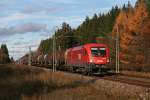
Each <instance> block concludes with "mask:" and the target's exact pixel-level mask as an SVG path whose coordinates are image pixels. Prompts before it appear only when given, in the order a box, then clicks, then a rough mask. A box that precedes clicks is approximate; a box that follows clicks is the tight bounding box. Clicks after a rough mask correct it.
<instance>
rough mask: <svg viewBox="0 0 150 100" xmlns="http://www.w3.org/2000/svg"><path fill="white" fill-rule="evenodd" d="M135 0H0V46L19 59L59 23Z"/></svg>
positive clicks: (75, 23)
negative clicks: (2, 45)
mask: <svg viewBox="0 0 150 100" xmlns="http://www.w3.org/2000/svg"><path fill="white" fill-rule="evenodd" d="M128 1H130V2H131V4H132V5H134V4H135V2H136V0H0V45H1V44H2V43H5V44H7V46H8V49H9V51H10V56H13V57H14V58H15V59H18V58H20V57H21V56H23V55H24V54H26V53H27V52H28V47H29V46H31V47H32V50H33V51H35V50H36V49H37V47H38V45H39V44H40V41H41V40H42V39H46V38H48V37H50V36H51V35H52V34H53V32H54V27H55V26H59V27H60V26H61V23H62V22H67V23H69V24H70V25H71V26H72V27H73V28H76V27H77V26H78V25H80V24H81V23H82V22H83V21H84V19H85V17H86V16H90V17H92V16H93V14H94V13H97V14H99V13H100V12H101V13H107V12H108V11H109V10H110V9H111V8H112V6H115V5H118V6H122V5H123V4H124V3H126V4H127V3H128Z"/></svg>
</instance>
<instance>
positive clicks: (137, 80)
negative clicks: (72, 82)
mask: <svg viewBox="0 0 150 100" xmlns="http://www.w3.org/2000/svg"><path fill="white" fill-rule="evenodd" d="M37 67H41V68H42V66H41V65H40V66H37ZM44 67H45V66H44ZM46 69H50V68H46ZM63 72H64V71H63ZM65 72H68V71H65ZM74 74H80V73H74ZM84 76H86V75H84ZM90 76H91V77H94V78H98V79H104V80H109V81H114V82H120V83H126V84H130V85H136V86H142V87H145V88H150V79H149V78H141V77H135V76H134V77H133V76H129V75H122V74H117V75H116V74H106V75H90Z"/></svg>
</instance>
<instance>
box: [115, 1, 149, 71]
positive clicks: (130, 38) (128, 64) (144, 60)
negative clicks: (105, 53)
mask: <svg viewBox="0 0 150 100" xmlns="http://www.w3.org/2000/svg"><path fill="white" fill-rule="evenodd" d="M144 1H145V0H139V1H138V2H137V3H136V6H135V8H133V7H130V8H129V9H128V10H122V11H121V12H120V14H119V16H118V18H117V20H116V24H115V26H114V29H113V33H112V35H113V36H115V35H116V32H117V28H118V31H119V34H120V49H121V50H120V52H121V53H122V54H123V57H121V64H122V67H123V68H127V69H128V68H129V69H137V70H147V68H148V67H149V66H150V63H149V62H150V16H149V14H148V10H147V5H146V1H145V2H144Z"/></svg>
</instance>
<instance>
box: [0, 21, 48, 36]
mask: <svg viewBox="0 0 150 100" xmlns="http://www.w3.org/2000/svg"><path fill="white" fill-rule="evenodd" d="M46 27H47V26H46V25H45V24H36V23H26V24H22V25H18V26H12V27H9V28H0V35H1V36H10V35H14V34H26V33H28V32H40V31H42V30H46Z"/></svg>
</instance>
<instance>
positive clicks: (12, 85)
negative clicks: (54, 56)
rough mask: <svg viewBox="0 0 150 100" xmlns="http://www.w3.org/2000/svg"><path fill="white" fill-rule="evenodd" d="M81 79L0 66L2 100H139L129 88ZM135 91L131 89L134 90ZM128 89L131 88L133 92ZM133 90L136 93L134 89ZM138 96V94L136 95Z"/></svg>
mask: <svg viewBox="0 0 150 100" xmlns="http://www.w3.org/2000/svg"><path fill="white" fill-rule="evenodd" d="M116 84H119V83H113V82H109V81H104V80H99V79H95V78H91V77H85V76H82V75H75V74H69V73H63V72H55V73H53V72H52V71H50V70H49V71H48V70H43V69H40V68H34V67H27V66H16V65H0V100H117V99H121V100H127V99H128V100H137V99H138V98H139V97H138V96H136V95H135V94H133V93H134V91H133V93H132V92H131V93H128V92H129V91H128V89H127V90H126V92H127V93H128V94H123V92H124V91H125V89H126V87H125V86H123V88H122V89H121V88H120V87H121V86H120V85H118V87H115V86H116ZM131 87H132V86H131ZM131 87H129V88H131ZM133 90H134V89H133ZM136 93H138V92H136Z"/></svg>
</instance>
